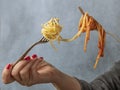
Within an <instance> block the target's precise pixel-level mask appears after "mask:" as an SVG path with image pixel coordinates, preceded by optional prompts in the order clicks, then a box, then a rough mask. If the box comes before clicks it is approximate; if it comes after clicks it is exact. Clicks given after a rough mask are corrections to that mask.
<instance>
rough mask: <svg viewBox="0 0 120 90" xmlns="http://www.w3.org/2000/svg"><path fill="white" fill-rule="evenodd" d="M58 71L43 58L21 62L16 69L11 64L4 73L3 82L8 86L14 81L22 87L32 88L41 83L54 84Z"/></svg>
mask: <svg viewBox="0 0 120 90" xmlns="http://www.w3.org/2000/svg"><path fill="white" fill-rule="evenodd" d="M56 71H57V69H56V68H55V67H53V66H52V65H51V64H49V63H47V62H46V61H45V60H43V59H42V58H38V57H36V58H32V59H30V60H21V61H20V62H18V63H17V64H16V65H15V66H14V67H13V65H12V64H11V65H10V64H9V65H8V66H7V67H5V68H4V70H3V73H2V79H3V82H4V83H6V84H8V83H12V82H14V81H17V82H19V83H20V84H21V85H25V86H31V85H34V84H40V83H50V82H51V83H52V82H54V80H55V74H56Z"/></svg>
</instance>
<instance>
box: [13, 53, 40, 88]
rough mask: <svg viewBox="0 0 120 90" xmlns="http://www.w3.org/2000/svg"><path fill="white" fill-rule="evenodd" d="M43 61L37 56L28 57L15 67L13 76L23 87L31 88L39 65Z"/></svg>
mask: <svg viewBox="0 0 120 90" xmlns="http://www.w3.org/2000/svg"><path fill="white" fill-rule="evenodd" d="M41 61H42V59H39V58H38V57H37V55H36V54H34V55H32V57H30V56H29V57H26V58H25V60H21V61H20V62H18V63H17V64H16V65H15V66H14V68H13V70H12V76H13V77H14V79H15V80H16V81H17V82H19V83H20V84H21V85H25V86H30V85H31V84H30V83H31V82H32V80H33V76H34V75H35V74H37V73H36V72H37V65H38V64H39V62H41Z"/></svg>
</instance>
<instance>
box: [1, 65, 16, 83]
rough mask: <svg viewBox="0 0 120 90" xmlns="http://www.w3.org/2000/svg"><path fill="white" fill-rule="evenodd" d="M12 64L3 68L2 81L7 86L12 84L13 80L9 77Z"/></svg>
mask: <svg viewBox="0 0 120 90" xmlns="http://www.w3.org/2000/svg"><path fill="white" fill-rule="evenodd" d="M12 67H13V65H12V64H8V65H6V66H5V68H4V69H3V72H2V81H3V83H5V84H9V83H12V82H14V78H13V77H12V76H11V71H12Z"/></svg>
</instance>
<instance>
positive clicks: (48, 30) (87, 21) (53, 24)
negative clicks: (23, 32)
mask: <svg viewBox="0 0 120 90" xmlns="http://www.w3.org/2000/svg"><path fill="white" fill-rule="evenodd" d="M79 9H80V11H81V13H82V14H83V15H82V17H81V18H80V21H79V25H78V32H77V33H76V34H75V35H74V36H73V37H72V38H70V39H63V38H62V37H61V35H60V32H61V31H62V26H61V25H60V24H59V19H58V18H51V19H50V20H49V21H48V22H47V23H45V24H43V25H42V31H41V33H42V34H43V36H44V37H45V38H46V39H48V40H49V41H50V44H51V46H52V47H53V48H54V49H56V48H55V46H54V45H53V41H54V40H57V41H58V42H59V43H60V41H64V42H71V41H73V40H75V39H77V38H78V37H80V35H81V34H82V33H85V32H86V36H85V42H84V51H85V52H86V50H87V44H88V41H89V40H90V31H93V30H96V31H98V48H99V51H98V55H97V57H96V62H95V64H94V68H96V66H97V64H98V61H99V59H100V57H103V56H104V46H105V37H106V32H105V30H104V28H103V27H102V25H101V24H100V23H98V22H97V21H96V20H95V19H94V18H93V17H92V16H89V14H88V13H87V12H85V13H84V11H83V10H82V9H81V8H80V7H79Z"/></svg>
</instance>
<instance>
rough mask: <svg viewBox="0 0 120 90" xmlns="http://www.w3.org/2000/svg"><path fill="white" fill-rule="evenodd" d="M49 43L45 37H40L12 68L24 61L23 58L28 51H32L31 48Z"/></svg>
mask: <svg viewBox="0 0 120 90" xmlns="http://www.w3.org/2000/svg"><path fill="white" fill-rule="evenodd" d="M47 42H49V40H48V39H46V38H45V37H42V38H41V39H40V40H39V41H37V42H35V43H34V44H33V45H31V46H30V47H29V48H28V49H27V50H26V51H25V52H24V53H23V54H22V56H21V57H20V58H19V59H18V60H17V61H16V62H15V63H14V65H13V67H14V66H15V65H16V64H17V63H18V62H19V61H21V60H23V59H24V57H25V56H26V55H27V54H28V53H29V52H30V50H32V48H33V47H34V46H36V45H38V44H45V43H47Z"/></svg>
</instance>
